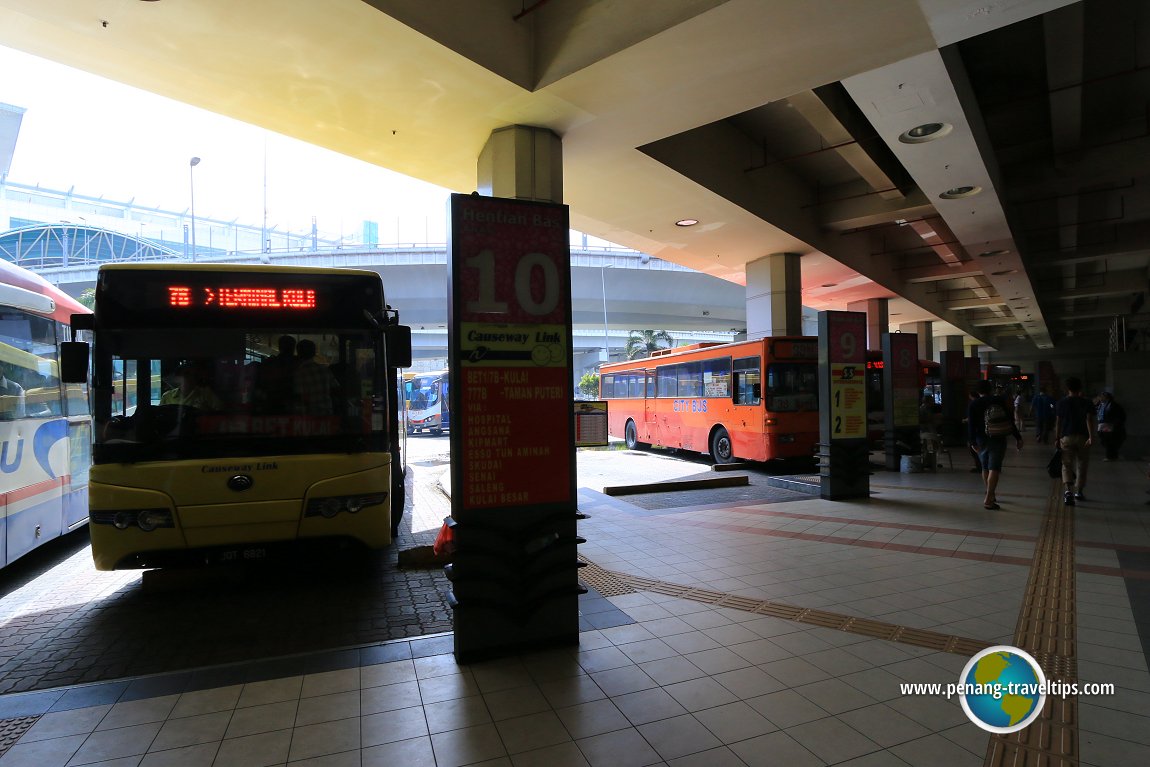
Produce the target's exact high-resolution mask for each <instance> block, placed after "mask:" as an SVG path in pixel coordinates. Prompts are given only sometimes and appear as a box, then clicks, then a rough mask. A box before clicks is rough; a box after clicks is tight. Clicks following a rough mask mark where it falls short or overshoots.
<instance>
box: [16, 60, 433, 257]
mask: <svg viewBox="0 0 1150 767" xmlns="http://www.w3.org/2000/svg"><path fill="white" fill-rule="evenodd" d="M0 73H2V74H0V103H5V104H10V105H12V106H17V107H22V108H23V109H25V110H27V111H26V112H25V113H24V118H23V123H22V125H21V129H20V135H19V138H18V140H17V142H16V150H15V155H14V157H13V160H12V168H11V170H10V172H9V174H8V180H9V181H12V182H16V183H21V184H31V185H36V184H39V185H40V186H43V187H46V188H50V189H64V190H66V189H70V188H73V187H74V188H75V191H76V193H78V194H84V195H90V196H93V197H99V196H103V197H106V198H108V199H112V200H118V201H127V200H131V199H133V198H134V199H135V201H136V204H138V205H141V206H146V207H153V208H161V209H163V210H174V211H180V210H184V209H186V208H188V206H189V204H190V199H191V194H192V191H193V187H194V193H195V209H196V210H195V212H196V216H197V218H198V217H210V218H218V219H223V220H227V221H230V220H232V219H237V220H238V221H239V222H240V223H245V224H250V225H253V226H260V225H261V224H262V221H263V216H264V196H265V190H266V195H267V216H268V218H267V223H268V226H269V228H270V227H278V229H279V230H280V231H283V230H285V229H288V230H290V231H293V232H310V231H311V222H312V217H313V216H314V217H315V218H316V225H317V227H318V229H319V231H320V233H321V235H322V234H324V233H326V234H329V235H334V236H340V235H346V236H347V237H348V238H349V239H353V240H355V241H358V239H359V234H360V233H361V231H362V222H363V221H364V220H371V221H375V222H377V223H378V224H379V230H380V231H379V235H380V241H381V242H396V241H399V242H445V241H446V223H445V222H446V213H445V211H446V205H447V196H448V194H449V192H448V190H445V189H442V188H440V187H436V186H433V185H431V184H427V183H425V182H422V181H417V180H415V179H412V178H409V177H407V176H403V175H401V174H398V173H394V172H392V171H388V170H385V169H383V168H379V167H377V166H374V165H369V164H367V163H364V162H361V161H359V160H354V159H351V158H349V157H346V156H343V155H340V154H337V153H335V152H331V151H328V150H326V149H320V148H319V147H315V146H311V145H309V144H306V143H304V142H301V141H297V140H295V139H291V138H287V137H285V136H282V135H279V134H275V133H271V132H269V131H266V130H264V129H262V128H257V127H254V126H251V125H247V124H245V123H241V122H238V121H236V120H232V119H230V118H226V117H222V116H220V115H216V114H213V113H211V112H207V111H205V110H202V109H198V108H196V107H191V106H188V105H186V104H181V103H179V102H177V101H173V100H171V99H167V98H163V97H161V96H156V95H154V94H151V93H148V92H146V91H141V90H138V89H135V88H131V87H128V86H126V85H122V84H120V83H116V82H113V81H111V80H106V79H104V78H101V77H98V76H96V75H92V74H89V73H86V72H82V71H80V70H76V69H71V68H69V67H65V66H62V65H60V64H57V63H55V62H51V61H47V60H45V59H40V58H36V57H34V56H30V55H28V54H25V53H22V52H19V51H15V50H12V49H9V48H4V47H0ZM265 153H266V154H265ZM265 156H266V161H265ZM192 157H199V158H200V163H199V164H198V165H197V166H196V167H195V169H194V170H192V169H191V168H190V167H189V161H190V159H191V158H192ZM265 173H266V177H265ZM193 174H194V175H193ZM265 178H266V183H265Z"/></svg>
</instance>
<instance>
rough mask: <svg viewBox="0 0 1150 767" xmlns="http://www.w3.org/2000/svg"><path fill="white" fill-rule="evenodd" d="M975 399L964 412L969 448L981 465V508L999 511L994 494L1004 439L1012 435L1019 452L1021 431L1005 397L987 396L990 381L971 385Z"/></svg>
mask: <svg viewBox="0 0 1150 767" xmlns="http://www.w3.org/2000/svg"><path fill="white" fill-rule="evenodd" d="M975 392H977V394H978V399H975V400H971V402H970V405H968V406H967V409H966V424H967V433H968V435H969V439H968V442H969V444H970V449H971V450H973V451H975V452H977V453H978V460H979V463H980V464H981V465H982V481H983V483H984V484H985V485H986V497H985V498H983V501H982V506H983V508H985V509H989V510H991V511H993V510H995V509H998V508H1001V507H1000V506H999V505H998V498H997V496H996V495H995V491H996V490H997V489H998V477H999V475H1000V474H1001V473H1002V461H1003V459H1004V458H1005V457H1006V437H1007V436H1008V435H1013V436H1014V439H1015V441H1016V443H1017V445H1018V449H1019V450H1021V449H1022V432H1020V431H1019V430H1018V427H1017V426H1015V423H1014V414H1013V413H1011V412H1010V403H1009V402H1007V400H1006V398H1005V397H1003V396H1001V395H998V394H995V395H991V393H990V381H987V380H985V379H983V380H981V381H979V382H978V384H977V385H976V386H975Z"/></svg>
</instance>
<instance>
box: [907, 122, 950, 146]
mask: <svg viewBox="0 0 1150 767" xmlns="http://www.w3.org/2000/svg"><path fill="white" fill-rule="evenodd" d="M952 130H954V126H953V125H951V124H950V123H923V124H922V125H916V126H915V127H913V128H911V129H910V130H908V131H906V132H905V133H902V134H900V135H899V137H898V140H899V141H901V142H902V143H904V144H924V143H926V142H927V141H934V140H935V139H939V138H942V137H943V136H945V135H947V134H948V133H950V132H951V131H952Z"/></svg>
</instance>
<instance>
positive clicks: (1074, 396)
mask: <svg viewBox="0 0 1150 767" xmlns="http://www.w3.org/2000/svg"><path fill="white" fill-rule="evenodd" d="M1066 392H1067V395H1066V396H1065V397H1063V398H1062V399H1060V400H1058V404H1057V405H1055V406H1054V438H1055V439H1056V440H1057V441H1058V446H1059V447H1060V448H1062V483H1063V485H1065V486H1066V491H1065V493H1063V496H1062V502H1063V503H1064V504H1066V505H1067V506H1073V505H1074V504H1075V502H1076V501H1084V500H1086V496H1084V495H1083V494H1082V490H1083V489H1084V488H1085V487H1086V470H1087V469H1089V468H1090V446H1091V445H1093V444H1094V435H1095V434H1096V433H1097V419H1096V418H1095V415H1094V405H1093V404H1092V403H1091V402H1090V400H1088V399H1086V398H1085V397H1083V396H1082V381H1080V380H1079V379H1077V378H1073V377H1072V378H1067V379H1066Z"/></svg>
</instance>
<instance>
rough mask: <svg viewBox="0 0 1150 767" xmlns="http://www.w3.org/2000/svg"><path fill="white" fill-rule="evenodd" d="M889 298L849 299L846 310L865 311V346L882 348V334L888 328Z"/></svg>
mask: <svg viewBox="0 0 1150 767" xmlns="http://www.w3.org/2000/svg"><path fill="white" fill-rule="evenodd" d="M888 303H889V299H886V298H868V299H867V300H865V301H851V302H850V303H849V304H847V311H848V312H866V348H868V349H876V350H878V349H882V334H883V333H886V332H887V331H888V330H889V329H890V315H889V314H888V312H887V304H888Z"/></svg>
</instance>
